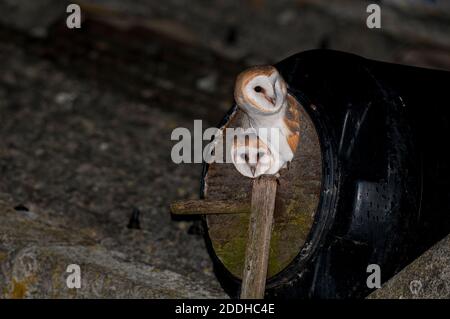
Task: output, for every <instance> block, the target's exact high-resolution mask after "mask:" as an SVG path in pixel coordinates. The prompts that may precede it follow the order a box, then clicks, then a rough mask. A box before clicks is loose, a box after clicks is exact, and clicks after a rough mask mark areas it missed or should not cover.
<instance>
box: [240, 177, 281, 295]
mask: <svg viewBox="0 0 450 319" xmlns="http://www.w3.org/2000/svg"><path fill="white" fill-rule="evenodd" d="M276 192H277V180H276V178H275V177H274V176H269V175H265V176H262V177H260V178H257V179H255V180H254V181H253V190H252V203H251V214H250V223H249V228H248V241H247V247H246V251H245V264H244V265H245V266H244V273H243V276H242V287H241V299H262V298H264V291H265V287H266V277H267V265H268V261H269V248H270V237H271V233H272V224H273V212H274V209H275V196H276Z"/></svg>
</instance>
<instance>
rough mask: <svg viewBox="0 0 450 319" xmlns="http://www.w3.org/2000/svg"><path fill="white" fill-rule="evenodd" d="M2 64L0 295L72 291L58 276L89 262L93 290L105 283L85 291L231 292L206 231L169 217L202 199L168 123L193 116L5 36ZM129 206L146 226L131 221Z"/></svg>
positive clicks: (187, 123)
mask: <svg viewBox="0 0 450 319" xmlns="http://www.w3.org/2000/svg"><path fill="white" fill-rule="evenodd" d="M0 60H1V61H2V63H1V65H0V84H1V85H0V122H1V123H0V136H1V139H0V175H1V179H0V193H2V194H3V195H2V197H3V198H6V199H5V200H4V202H3V204H2V206H1V207H0V225H1V226H0V227H2V230H1V231H0V237H1V239H0V251H1V253H0V256H1V257H0V270H1V275H0V276H1V280H0V292H1V293H2V294H3V295H4V296H17V297H21V296H23V297H31V296H33V297H46V296H47V293H48V292H51V295H52V296H58V297H66V296H69V295H68V294H70V292H67V291H66V290H65V289H64V287H63V286H61V285H62V284H63V282H61V280H60V279H58V278H60V277H61V276H64V274H63V272H61V270H62V269H65V267H66V266H67V265H66V264H67V263H68V262H69V261H70V262H71V263H76V264H80V265H81V264H85V265H89V266H87V268H86V277H85V278H84V279H83V280H86V285H84V287H85V289H94V288H88V287H89V286H90V284H88V283H87V281H89V282H90V281H92V280H94V279H95V280H97V279H96V278H97V277H98V280H100V281H101V282H100V283H99V285H100V286H99V287H98V289H97V290H83V289H81V290H79V291H78V292H77V295H76V296H78V297H81V296H83V297H97V296H105V297H106V296H115V297H127V296H129V297H219V296H220V297H225V296H226V295H225V294H224V293H223V292H222V290H221V288H220V286H219V285H218V283H217V280H216V279H215V277H214V275H213V273H212V266H211V262H210V259H209V256H208V255H207V252H206V248H205V245H204V242H203V238H202V237H201V236H198V235H196V234H188V230H189V228H190V226H191V224H192V222H190V221H177V222H175V221H173V220H172V219H171V216H170V214H169V208H168V207H169V203H170V202H171V201H173V200H175V199H180V198H197V196H198V195H197V193H198V184H199V182H198V181H199V176H200V165H199V164H197V165H194V164H186V165H176V164H174V163H173V162H172V161H171V159H170V152H171V147H172V145H173V144H174V142H172V141H171V139H170V135H171V132H172V129H173V128H175V127H177V126H182V127H188V128H191V127H192V125H193V121H192V119H190V118H187V117H182V116H179V115H177V114H174V113H171V112H163V111H161V109H164V107H163V106H162V107H161V106H158V101H153V100H151V101H150V102H149V103H148V104H146V105H144V104H142V103H139V102H138V101H137V100H135V99H133V98H130V97H129V96H124V95H123V94H120V93H117V92H115V91H112V90H110V89H108V87H104V86H102V85H100V84H98V83H96V82H95V81H90V80H87V79H82V78H77V77H74V76H72V75H71V72H70V70H69V71H68V70H61V69H59V68H56V67H55V66H54V65H52V64H51V63H49V62H48V61H46V60H43V59H41V58H39V57H36V56H34V55H33V54H30V53H29V52H27V50H26V49H25V48H20V47H18V46H17V45H15V44H13V43H0ZM156 106H158V107H156ZM5 203H7V204H5ZM18 205H23V206H25V207H26V208H28V210H29V211H28V212H22V211H21V212H16V213H15V212H14V211H12V210H11V207H15V206H18ZM133 207H137V208H139V209H140V210H141V223H140V224H141V229H140V230H138V229H128V228H127V227H126V226H127V224H128V220H129V217H130V215H131V212H132V209H133ZM14 213H15V214H14ZM20 216H22V217H20ZM85 242H86V243H85ZM64 247H67V249H65V248H64ZM76 247H78V248H80V249H79V251H78V252H77V249H76ZM82 252H86V253H88V254H84V253H82ZM28 255H29V256H31V257H30V258H28V257H26V256H28ZM50 256H53V257H55V258H51V257H50ZM19 263H20V264H23V265H25V266H26V267H29V269H30V270H29V273H28V272H26V273H23V272H21V271H19V268H20V267H19V265H20V264H19ZM112 266H114V267H112ZM158 269H160V270H158ZM24 271H25V270H24ZM108 273H112V275H108ZM134 273H135V274H134ZM115 274H119V275H120V276H119V275H117V276H116V275H115ZM105 276H107V277H105ZM113 277H114V278H116V279H113ZM30 278H31V279H32V278H47V279H49V280H50V281H45V280H44V279H42V280H43V281H39V282H34V281H33V280H31V279H30ZM102 278H103V279H102ZM95 280H94V282H97V281H95ZM163 282H166V284H163ZM20 283H24V284H20ZM55 285H57V286H55ZM58 287H60V288H61V287H62V289H58ZM113 287H116V290H115V292H114V290H113ZM121 287H122V288H123V290H121V289H122V288H121ZM127 287H128V288H127ZM164 287H166V288H164ZM127 292H130V294H128V293H127Z"/></svg>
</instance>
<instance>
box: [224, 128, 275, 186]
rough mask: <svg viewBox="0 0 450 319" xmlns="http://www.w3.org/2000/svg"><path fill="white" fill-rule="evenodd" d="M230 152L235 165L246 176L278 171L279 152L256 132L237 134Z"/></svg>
mask: <svg viewBox="0 0 450 319" xmlns="http://www.w3.org/2000/svg"><path fill="white" fill-rule="evenodd" d="M230 152H231V160H232V161H233V164H234V166H235V167H236V169H237V170H238V172H239V173H241V174H242V175H244V176H247V177H250V178H256V177H258V176H261V175H263V174H276V173H277V172H278V167H279V166H280V164H279V156H278V153H276V152H275V153H273V152H272V151H271V149H270V148H269V147H268V146H267V145H266V144H265V143H264V142H263V141H262V140H261V139H260V138H259V137H258V136H257V135H256V133H253V134H252V133H250V134H249V133H242V134H237V135H235V136H234V140H233V143H232V145H231V150H230Z"/></svg>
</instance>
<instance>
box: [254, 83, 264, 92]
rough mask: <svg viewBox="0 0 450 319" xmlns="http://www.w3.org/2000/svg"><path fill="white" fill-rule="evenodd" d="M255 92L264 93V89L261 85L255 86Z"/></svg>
mask: <svg viewBox="0 0 450 319" xmlns="http://www.w3.org/2000/svg"><path fill="white" fill-rule="evenodd" d="M254 90H255V92H258V93H259V92H262V91H263V88H262V87H260V86H259V85H258V86H255V87H254Z"/></svg>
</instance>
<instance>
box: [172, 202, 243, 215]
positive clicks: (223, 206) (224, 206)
mask: <svg viewBox="0 0 450 319" xmlns="http://www.w3.org/2000/svg"><path fill="white" fill-rule="evenodd" d="M170 210H171V212H172V214H175V215H196V214H239V213H250V203H247V202H245V201H242V202H241V201H236V200H235V201H230V200H201V199H200V200H183V201H176V202H173V203H172V204H171V205H170Z"/></svg>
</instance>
